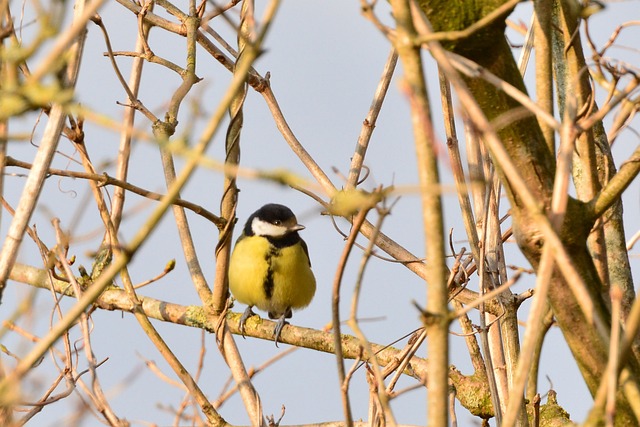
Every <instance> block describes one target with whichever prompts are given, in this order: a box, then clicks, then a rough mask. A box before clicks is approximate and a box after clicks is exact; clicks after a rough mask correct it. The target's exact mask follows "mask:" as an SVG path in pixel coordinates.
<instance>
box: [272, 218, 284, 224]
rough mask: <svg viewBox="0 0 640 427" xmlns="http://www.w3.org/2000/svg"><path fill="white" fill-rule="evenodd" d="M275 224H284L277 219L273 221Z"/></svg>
mask: <svg viewBox="0 0 640 427" xmlns="http://www.w3.org/2000/svg"><path fill="white" fill-rule="evenodd" d="M273 225H282V221H280V220H279V219H276V220H275V221H273Z"/></svg>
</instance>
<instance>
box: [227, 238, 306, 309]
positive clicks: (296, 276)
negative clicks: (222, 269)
mask: <svg viewBox="0 0 640 427" xmlns="http://www.w3.org/2000/svg"><path fill="white" fill-rule="evenodd" d="M229 289H230V290H231V293H232V294H233V296H234V297H235V299H236V300H238V301H239V302H241V303H243V304H247V305H250V306H255V307H258V308H259V309H260V310H263V311H267V312H269V313H270V314H273V315H275V316H280V315H282V314H284V313H285V312H286V311H287V310H288V309H297V308H303V307H306V306H307V305H309V303H310V302H311V299H312V298H313V295H314V294H315V291H316V279H315V277H314V276H313V272H312V271H311V266H310V262H309V257H308V255H307V253H306V252H305V250H304V248H303V246H302V242H299V243H297V244H294V245H291V246H286V247H282V248H277V247H276V246H274V245H272V244H271V243H269V240H267V239H266V238H264V237H261V236H248V237H242V238H241V239H239V240H238V242H237V243H236V246H235V248H234V250H233V254H232V255H231V263H230V266H229Z"/></svg>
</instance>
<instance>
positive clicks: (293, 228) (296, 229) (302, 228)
mask: <svg viewBox="0 0 640 427" xmlns="http://www.w3.org/2000/svg"><path fill="white" fill-rule="evenodd" d="M304 229H305V226H304V225H302V224H296V225H294V226H293V227H291V228H289V231H300V230H304Z"/></svg>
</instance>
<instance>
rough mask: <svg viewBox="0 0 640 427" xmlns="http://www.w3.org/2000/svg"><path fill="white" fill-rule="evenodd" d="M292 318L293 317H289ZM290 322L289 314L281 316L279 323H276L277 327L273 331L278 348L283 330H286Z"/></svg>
mask: <svg viewBox="0 0 640 427" xmlns="http://www.w3.org/2000/svg"><path fill="white" fill-rule="evenodd" d="M289 317H291V316H289ZM288 324H289V322H287V314H286V313H285V314H283V315H282V316H280V318H279V319H278V322H277V323H276V327H275V329H274V330H273V335H274V336H275V342H276V347H277V346H278V340H279V339H280V333H281V332H282V328H284V325H288Z"/></svg>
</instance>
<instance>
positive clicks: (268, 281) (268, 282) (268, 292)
mask: <svg viewBox="0 0 640 427" xmlns="http://www.w3.org/2000/svg"><path fill="white" fill-rule="evenodd" d="M278 256H280V249H278V248H277V247H275V246H273V245H269V251H267V254H266V255H265V257H264V259H265V261H267V275H266V276H265V278H264V283H263V284H262V286H264V294H265V296H266V297H267V299H271V297H272V296H273V288H274V286H275V285H274V283H273V259H274V258H275V257H278Z"/></svg>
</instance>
